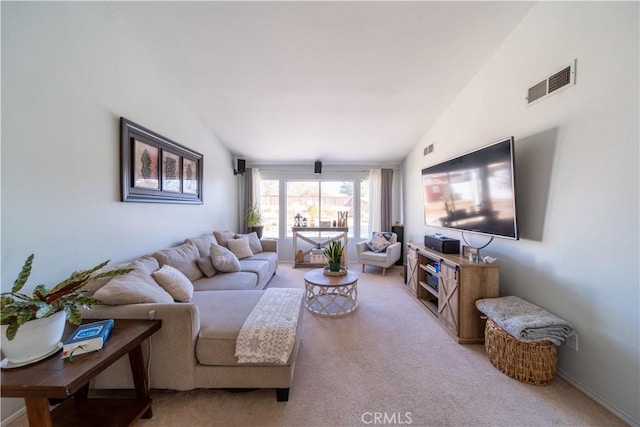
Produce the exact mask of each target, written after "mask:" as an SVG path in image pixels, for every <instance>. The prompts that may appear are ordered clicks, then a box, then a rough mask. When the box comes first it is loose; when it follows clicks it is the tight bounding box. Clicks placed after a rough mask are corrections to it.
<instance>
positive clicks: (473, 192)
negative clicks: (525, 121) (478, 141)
mask: <svg viewBox="0 0 640 427" xmlns="http://www.w3.org/2000/svg"><path fill="white" fill-rule="evenodd" d="M422 186H423V200H424V220H425V224H426V225H428V226H432V227H441V228H450V229H455V230H458V231H468V232H472V233H480V234H485V235H489V236H492V237H493V236H495V237H503V238H507V239H518V227H517V222H516V193H515V161H514V152H513V137H510V138H506V139H504V140H501V141H498V142H494V143H493V144H490V145H487V146H485V147H482V148H480V149H477V150H474V151H471V152H469V153H467V154H464V155H462V156H459V157H456V158H453V159H451V160H448V161H446V162H443V163H440V164H437V165H434V166H430V167H428V168H425V169H423V170H422Z"/></svg>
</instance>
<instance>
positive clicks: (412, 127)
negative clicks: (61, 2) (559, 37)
mask: <svg viewBox="0 0 640 427" xmlns="http://www.w3.org/2000/svg"><path fill="white" fill-rule="evenodd" d="M106 5H107V7H108V8H109V9H110V10H111V12H112V13H113V15H114V17H115V18H116V19H117V20H118V21H120V22H121V23H122V25H123V26H125V27H127V30H128V31H130V32H131V34H132V35H133V36H134V37H135V38H136V39H137V40H136V41H137V42H138V43H140V44H141V45H142V46H144V49H145V50H146V52H144V53H141V54H144V55H148V56H149V57H150V58H151V60H152V61H154V62H155V63H156V64H157V65H158V67H159V69H161V70H164V72H165V73H166V78H167V80H168V81H170V82H172V84H174V85H175V88H176V90H179V91H180V92H181V93H182V94H183V95H184V100H185V102H186V103H187V104H188V105H189V106H190V107H191V108H192V109H193V111H194V112H195V114H197V115H199V116H200V117H201V119H202V120H203V122H204V123H206V125H207V126H208V127H209V128H210V129H211V131H212V132H213V133H214V134H215V135H216V136H217V138H218V139H219V140H220V141H221V142H222V143H223V144H225V145H226V146H227V147H228V148H229V150H230V151H231V152H233V153H234V154H236V155H238V156H240V157H244V158H246V159H247V160H248V161H249V162H253V163H284V164H286V163H303V162H312V161H314V160H322V161H323V162H325V163H327V164H365V163H367V164H372V163H381V164H385V163H386V164H391V163H399V162H400V161H401V160H402V159H403V158H404V157H405V156H406V154H407V153H408V152H409V151H410V149H411V148H412V147H414V146H415V144H416V143H417V142H418V141H419V140H420V139H421V137H422V136H423V135H424V134H425V133H426V132H427V131H428V129H429V128H430V127H431V126H432V125H433V124H434V122H435V121H436V120H437V118H438V117H439V116H440V115H441V114H442V113H443V112H444V110H445V109H446V108H447V107H448V106H449V105H450V104H451V103H452V102H453V100H454V99H455V97H456V96H457V95H458V94H459V93H460V92H461V91H462V89H463V88H464V86H465V85H466V84H467V83H468V82H469V81H470V79H471V78H472V77H473V76H474V75H475V74H476V73H477V72H478V71H479V70H480V69H481V67H482V66H483V64H484V63H485V62H486V61H487V60H488V59H489V58H490V57H491V55H492V54H493V53H494V52H495V51H496V50H497V49H498V48H499V46H500V45H501V43H502V42H503V41H504V40H505V39H506V38H507V37H508V36H509V34H510V33H511V32H512V31H513V30H514V28H515V27H516V26H517V25H518V24H519V23H520V21H521V20H522V19H523V17H524V16H525V15H526V14H527V12H528V11H529V10H530V9H531V7H532V5H533V3H530V2H482V1H471V2H431V1H425V2H420V1H418V2H359V1H355V2H330V1H326V2H325V1H320V2H306V1H301V2H267V1H265V2H108V3H106Z"/></svg>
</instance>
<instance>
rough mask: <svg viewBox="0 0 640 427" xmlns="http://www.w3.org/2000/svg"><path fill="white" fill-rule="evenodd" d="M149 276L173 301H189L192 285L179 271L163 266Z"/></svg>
mask: <svg viewBox="0 0 640 427" xmlns="http://www.w3.org/2000/svg"><path fill="white" fill-rule="evenodd" d="M151 275H152V276H153V278H154V279H156V282H158V284H159V285H160V286H162V289H164V290H165V291H167V292H169V294H170V295H171V296H172V297H173V299H174V300H176V301H179V302H188V301H191V297H192V296H193V284H192V283H191V282H190V281H189V279H187V276H185V275H184V274H182V273H181V272H180V270H178V269H176V268H173V267H171V266H170V265H169V264H165V265H163V266H162V267H161V268H160V270H157V271H154V272H153V273H151Z"/></svg>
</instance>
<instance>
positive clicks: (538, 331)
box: [476, 296, 575, 345]
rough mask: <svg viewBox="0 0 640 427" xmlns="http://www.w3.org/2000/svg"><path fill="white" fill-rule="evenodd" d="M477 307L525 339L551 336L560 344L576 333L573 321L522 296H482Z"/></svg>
mask: <svg viewBox="0 0 640 427" xmlns="http://www.w3.org/2000/svg"><path fill="white" fill-rule="evenodd" d="M476 307H478V310H480V311H481V312H482V313H484V314H486V315H487V317H489V318H490V319H491V320H493V321H494V322H495V323H496V324H497V325H498V326H500V327H501V328H502V329H504V330H505V331H507V332H508V333H509V334H510V335H512V336H513V337H515V338H516V339H517V340H519V341H522V342H536V341H544V340H547V341H551V342H552V343H554V344H555V345H560V344H562V342H563V341H564V340H565V339H567V338H568V337H570V336H571V335H573V334H574V333H575V332H574V329H573V326H572V325H571V323H569V322H567V321H565V320H562V319H560V318H559V317H557V316H555V315H553V314H551V313H549V312H548V311H547V310H545V309H543V308H540V307H538V306H537V305H535V304H531V303H530V302H527V301H525V300H523V299H520V298H518V297H513V296H511V297H502V298H486V299H480V300H478V301H476Z"/></svg>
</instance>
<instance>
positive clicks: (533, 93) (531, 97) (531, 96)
mask: <svg viewBox="0 0 640 427" xmlns="http://www.w3.org/2000/svg"><path fill="white" fill-rule="evenodd" d="M577 62H578V60H577V59H574V60H573V63H572V64H569V65H567V66H565V67H563V68H562V69H561V70H560V71H558V72H556V73H554V74H552V75H551V76H549V77H547V78H546V79H544V80H543V81H541V82H538V83H536V84H534V85H533V86H531V87H530V88H529V89H528V90H527V104H531V103H533V102H535V101H537V100H539V99H542V98H544V97H546V96H549V95H551V94H552V93H554V92H557V91H558V90H560V89H562V88H566V87H569V85H572V84H576V64H577Z"/></svg>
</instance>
